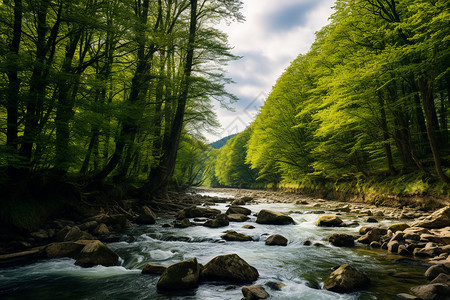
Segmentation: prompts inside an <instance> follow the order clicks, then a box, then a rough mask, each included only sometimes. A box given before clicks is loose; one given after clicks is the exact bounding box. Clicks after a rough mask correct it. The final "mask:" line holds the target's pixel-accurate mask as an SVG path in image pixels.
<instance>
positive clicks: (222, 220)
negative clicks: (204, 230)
mask: <svg viewBox="0 0 450 300" xmlns="http://www.w3.org/2000/svg"><path fill="white" fill-rule="evenodd" d="M229 224H230V219H229V218H228V216H227V215H226V214H218V215H216V217H215V218H214V219H211V220H208V221H206V222H205V223H203V226H206V227H211V228H219V227H224V226H228V225H229Z"/></svg>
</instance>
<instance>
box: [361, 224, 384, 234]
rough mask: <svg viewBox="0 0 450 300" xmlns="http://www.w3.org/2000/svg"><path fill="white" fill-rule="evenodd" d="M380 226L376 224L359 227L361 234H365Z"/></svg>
mask: <svg viewBox="0 0 450 300" xmlns="http://www.w3.org/2000/svg"><path fill="white" fill-rule="evenodd" d="M377 228H379V227H375V226H363V227H361V228H360V229H359V234H360V235H364V234H366V233H368V232H369V231H371V230H372V229H377Z"/></svg>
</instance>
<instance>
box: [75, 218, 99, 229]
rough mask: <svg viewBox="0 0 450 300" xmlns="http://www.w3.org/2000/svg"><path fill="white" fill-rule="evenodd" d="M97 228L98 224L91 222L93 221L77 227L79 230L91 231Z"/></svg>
mask: <svg viewBox="0 0 450 300" xmlns="http://www.w3.org/2000/svg"><path fill="white" fill-rule="evenodd" d="M97 226H98V222H97V221H94V220H93V221H88V222H85V223H83V224H81V225H80V226H79V227H80V229H81V230H88V231H92V230H94V229H95V228H96V227H97Z"/></svg>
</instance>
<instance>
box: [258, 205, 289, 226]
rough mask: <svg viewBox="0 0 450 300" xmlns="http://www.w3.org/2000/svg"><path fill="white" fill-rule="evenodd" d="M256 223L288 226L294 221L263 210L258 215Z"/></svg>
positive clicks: (282, 215)
mask: <svg viewBox="0 0 450 300" xmlns="http://www.w3.org/2000/svg"><path fill="white" fill-rule="evenodd" d="M256 223H259V224H271V225H288V224H292V223H294V220H293V219H292V218H291V217H290V216H288V215H285V214H282V213H279V212H274V211H270V210H267V209H263V210H261V211H260V212H259V213H258V216H257V218H256Z"/></svg>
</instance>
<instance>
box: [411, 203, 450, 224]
mask: <svg viewBox="0 0 450 300" xmlns="http://www.w3.org/2000/svg"><path fill="white" fill-rule="evenodd" d="M412 226H415V227H423V228H428V229H432V228H443V227H447V226H450V206H446V207H443V208H441V209H439V210H437V211H435V212H434V213H432V214H431V215H429V216H427V217H426V218H425V219H423V220H421V221H417V222H414V223H413V224H412Z"/></svg>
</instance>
